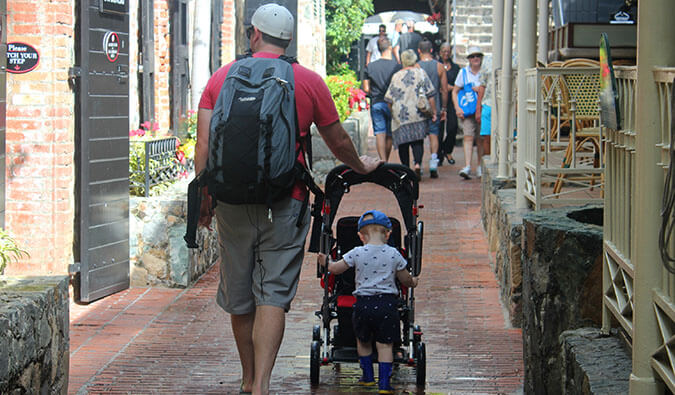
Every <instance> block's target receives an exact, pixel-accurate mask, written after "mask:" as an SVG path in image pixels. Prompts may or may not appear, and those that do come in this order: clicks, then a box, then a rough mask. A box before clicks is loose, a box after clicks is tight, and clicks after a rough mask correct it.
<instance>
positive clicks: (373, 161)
mask: <svg viewBox="0 0 675 395" xmlns="http://www.w3.org/2000/svg"><path fill="white" fill-rule="evenodd" d="M359 159H360V160H361V163H362V164H363V168H356V167H355V168H353V170H354V171H355V172H357V173H359V174H368V173H370V172H372V171H374V170H375V169H377V168H378V167H379V166H380V165H381V164H382V163H384V162H383V161H382V160H380V159H378V158H374V157H372V156H368V155H361V156H360V157H359Z"/></svg>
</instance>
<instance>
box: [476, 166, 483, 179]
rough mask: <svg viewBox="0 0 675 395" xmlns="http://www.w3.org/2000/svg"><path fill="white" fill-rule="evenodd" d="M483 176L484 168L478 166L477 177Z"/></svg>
mask: <svg viewBox="0 0 675 395" xmlns="http://www.w3.org/2000/svg"><path fill="white" fill-rule="evenodd" d="M482 176H483V168H482V167H480V166H478V169H477V170H476V177H478V178H481V177H482Z"/></svg>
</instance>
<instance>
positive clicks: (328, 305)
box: [310, 164, 426, 387]
mask: <svg viewBox="0 0 675 395" xmlns="http://www.w3.org/2000/svg"><path fill="white" fill-rule="evenodd" d="M365 182H371V183H375V184H378V185H381V186H383V187H385V188H387V189H389V190H390V191H392V192H393V193H394V196H395V197H396V199H397V201H398V204H399V207H400V209H401V213H402V216H403V220H404V222H405V230H406V234H405V236H404V238H403V240H404V242H403V245H401V224H400V222H399V221H398V220H397V219H396V218H390V220H391V223H392V233H391V236H390V238H389V240H388V244H389V245H391V246H393V247H396V248H398V249H399V251H400V252H401V254H402V255H403V257H404V258H405V259H406V260H407V261H408V270H409V271H410V272H411V273H412V275H413V276H417V275H419V273H420V270H421V263H422V235H423V223H422V222H418V221H417V214H418V206H417V199H418V196H419V185H418V181H417V177H416V175H415V173H414V172H413V171H412V170H410V169H409V168H408V167H405V166H402V165H396V164H384V165H382V166H380V167H379V168H378V169H377V170H375V171H373V172H372V173H370V174H367V175H361V174H358V173H356V172H354V171H353V170H351V169H350V168H349V167H347V166H344V165H341V166H337V167H335V168H334V169H333V170H331V172H330V173H329V174H328V175H327V176H326V186H325V189H326V195H325V200H324V204H323V210H322V221H321V224H320V226H321V233H320V250H321V252H323V253H325V254H327V255H329V256H331V257H332V258H333V259H340V258H341V257H342V254H344V253H346V252H348V251H349V250H351V249H352V248H354V247H356V246H359V245H362V243H361V240H360V239H359V237H358V234H357V222H358V219H359V217H343V218H340V219H339V220H338V222H337V225H336V235H337V236H336V237H335V238H334V237H333V233H332V224H333V220H334V219H335V216H336V212H337V209H338V206H339V205H340V201H341V200H342V197H343V195H344V194H345V193H348V192H349V189H350V187H351V186H352V185H357V184H361V183H365ZM314 226H315V227H316V226H317V223H315V224H314ZM317 232H318V231H317V230H315V231H314V234H315V235H316V233H317ZM310 250H311V249H310ZM354 274H355V273H354V268H350V269H349V270H347V271H346V272H344V273H342V274H340V275H333V274H331V273H324V270H323V268H322V267H321V266H319V265H317V277H318V278H321V283H322V286H323V288H324V295H323V302H322V304H321V310H319V311H317V312H316V313H315V314H316V315H317V316H318V317H319V318H320V319H321V324H320V325H318V324H317V325H315V326H314V329H313V333H312V346H311V352H310V381H311V383H312V384H313V385H316V384H318V383H319V367H320V366H321V365H327V364H330V363H334V362H358V360H359V359H358V354H357V352H356V337H355V335H354V331H353V328H352V306H353V305H354V303H355V301H356V299H355V297H354V296H352V292H353V291H354V289H355V284H354V282H355V280H354ZM398 288H399V306H398V310H399V315H400V319H401V331H402V334H401V335H402V336H401V339H400V341H399V342H395V344H394V363H395V364H407V365H409V366H415V367H416V381H417V385H418V386H420V387H424V383H425V380H426V349H425V345H424V343H423V342H422V331H421V329H420V327H419V326H418V325H415V296H414V292H413V289H412V288H410V289H407V288H405V287H403V286H402V285H400V284H399V287H398ZM335 319H337V324H336V325H334V326H333V328H332V330H331V321H333V320H335Z"/></svg>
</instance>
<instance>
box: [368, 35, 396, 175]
mask: <svg viewBox="0 0 675 395" xmlns="http://www.w3.org/2000/svg"><path fill="white" fill-rule="evenodd" d="M377 46H378V49H379V50H380V53H381V54H382V57H381V58H380V59H378V60H376V61H374V62H370V63H369V64H368V65H367V66H366V71H365V74H364V79H363V90H364V91H365V92H366V93H367V94H369V95H370V118H371V119H372V121H373V134H375V145H376V147H377V154H378V155H379V156H380V159H381V160H383V161H385V162H387V161H389V154H391V148H392V135H391V110H390V109H389V106H388V105H387V102H385V101H384V94H385V93H386V92H387V88H389V83H390V82H391V77H392V76H393V75H394V73H395V72H397V71H399V70H401V65H400V64H398V63H397V62H396V61H395V60H393V59H392V58H391V52H392V49H391V43H390V42H389V39H388V38H387V37H384V38H380V39H379V40H378V41H377Z"/></svg>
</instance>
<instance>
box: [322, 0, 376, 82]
mask: <svg viewBox="0 0 675 395" xmlns="http://www.w3.org/2000/svg"><path fill="white" fill-rule="evenodd" d="M373 11H374V7H373V0H326V55H327V63H328V65H327V66H328V74H339V71H338V69H337V67H338V65H339V64H340V62H341V59H342V57H343V56H345V55H348V54H349V50H350V48H351V45H352V42H354V40H357V39H358V38H359V37H361V28H363V23H364V22H365V20H366V18H367V17H368V16H369V15H372V14H373Z"/></svg>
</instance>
